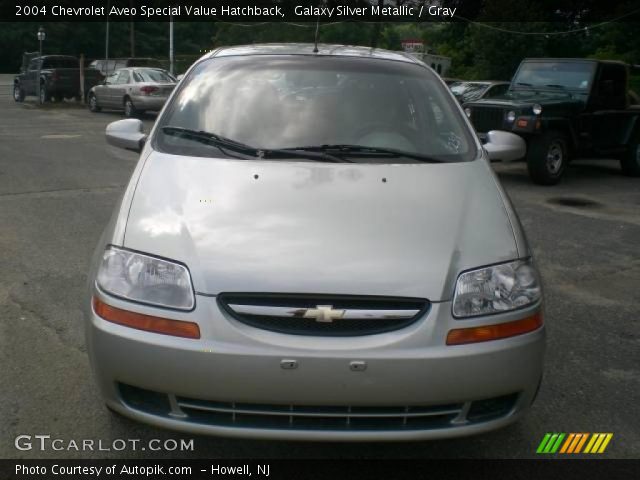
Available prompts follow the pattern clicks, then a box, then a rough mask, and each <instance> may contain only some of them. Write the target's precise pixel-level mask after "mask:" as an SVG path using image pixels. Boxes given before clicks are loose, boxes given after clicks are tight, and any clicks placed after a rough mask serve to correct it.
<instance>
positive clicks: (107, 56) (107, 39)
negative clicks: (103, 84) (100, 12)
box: [104, 0, 111, 76]
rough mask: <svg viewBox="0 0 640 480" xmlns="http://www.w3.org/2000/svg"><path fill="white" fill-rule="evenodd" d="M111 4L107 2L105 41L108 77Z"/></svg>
mask: <svg viewBox="0 0 640 480" xmlns="http://www.w3.org/2000/svg"><path fill="white" fill-rule="evenodd" d="M110 3H111V2H110V1H109V0H107V27H106V32H105V39H104V59H105V64H104V68H105V70H104V71H105V74H106V76H109V10H111V8H110Z"/></svg>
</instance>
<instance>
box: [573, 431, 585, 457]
mask: <svg viewBox="0 0 640 480" xmlns="http://www.w3.org/2000/svg"><path fill="white" fill-rule="evenodd" d="M581 435H582V438H581V439H580V441H579V442H578V445H576V449H575V450H574V452H573V453H580V452H581V451H582V447H583V446H584V442H586V441H587V438H589V434H588V433H582V434H581Z"/></svg>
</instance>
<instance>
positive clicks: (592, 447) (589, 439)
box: [536, 433, 613, 455]
mask: <svg viewBox="0 0 640 480" xmlns="http://www.w3.org/2000/svg"><path fill="white" fill-rule="evenodd" d="M612 438H613V433H593V434H590V433H569V434H565V433H545V435H544V437H543V438H542V441H541V442H540V445H538V449H537V450H536V453H538V454H540V453H542V454H553V453H565V454H574V455H575V454H579V453H590V454H593V453H603V452H604V451H605V450H606V448H607V446H608V445H609V442H610V441H611V439H612ZM583 448H584V449H583Z"/></svg>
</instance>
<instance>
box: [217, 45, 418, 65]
mask: <svg viewBox="0 0 640 480" xmlns="http://www.w3.org/2000/svg"><path fill="white" fill-rule="evenodd" d="M314 48H315V45H314V44H313V43H263V44H255V45H239V46H232V47H221V48H219V49H216V50H213V51H212V52H211V53H209V54H208V55H206V56H205V58H211V57H230V56H250V55H318V56H335V57H360V58H375V59H381V60H395V61H400V62H406V63H414V64H420V65H422V62H420V61H419V60H418V59H416V58H415V57H412V56H411V55H409V54H407V53H404V52H395V51H391V50H384V49H381V48H371V47H359V46H353V45H331V44H318V45H317V49H318V51H317V52H314Z"/></svg>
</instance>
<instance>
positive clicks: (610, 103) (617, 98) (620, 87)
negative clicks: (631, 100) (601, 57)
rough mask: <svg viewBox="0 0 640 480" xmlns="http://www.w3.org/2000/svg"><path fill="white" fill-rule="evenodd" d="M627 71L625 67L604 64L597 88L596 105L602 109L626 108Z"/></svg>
mask: <svg viewBox="0 0 640 480" xmlns="http://www.w3.org/2000/svg"><path fill="white" fill-rule="evenodd" d="M626 79H627V76H626V69H625V67H624V65H618V64H604V65H602V70H601V71H600V78H599V80H598V85H597V88H596V105H597V107H598V108H602V109H622V108H625V107H626V102H627V92H626V86H627V85H626Z"/></svg>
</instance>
